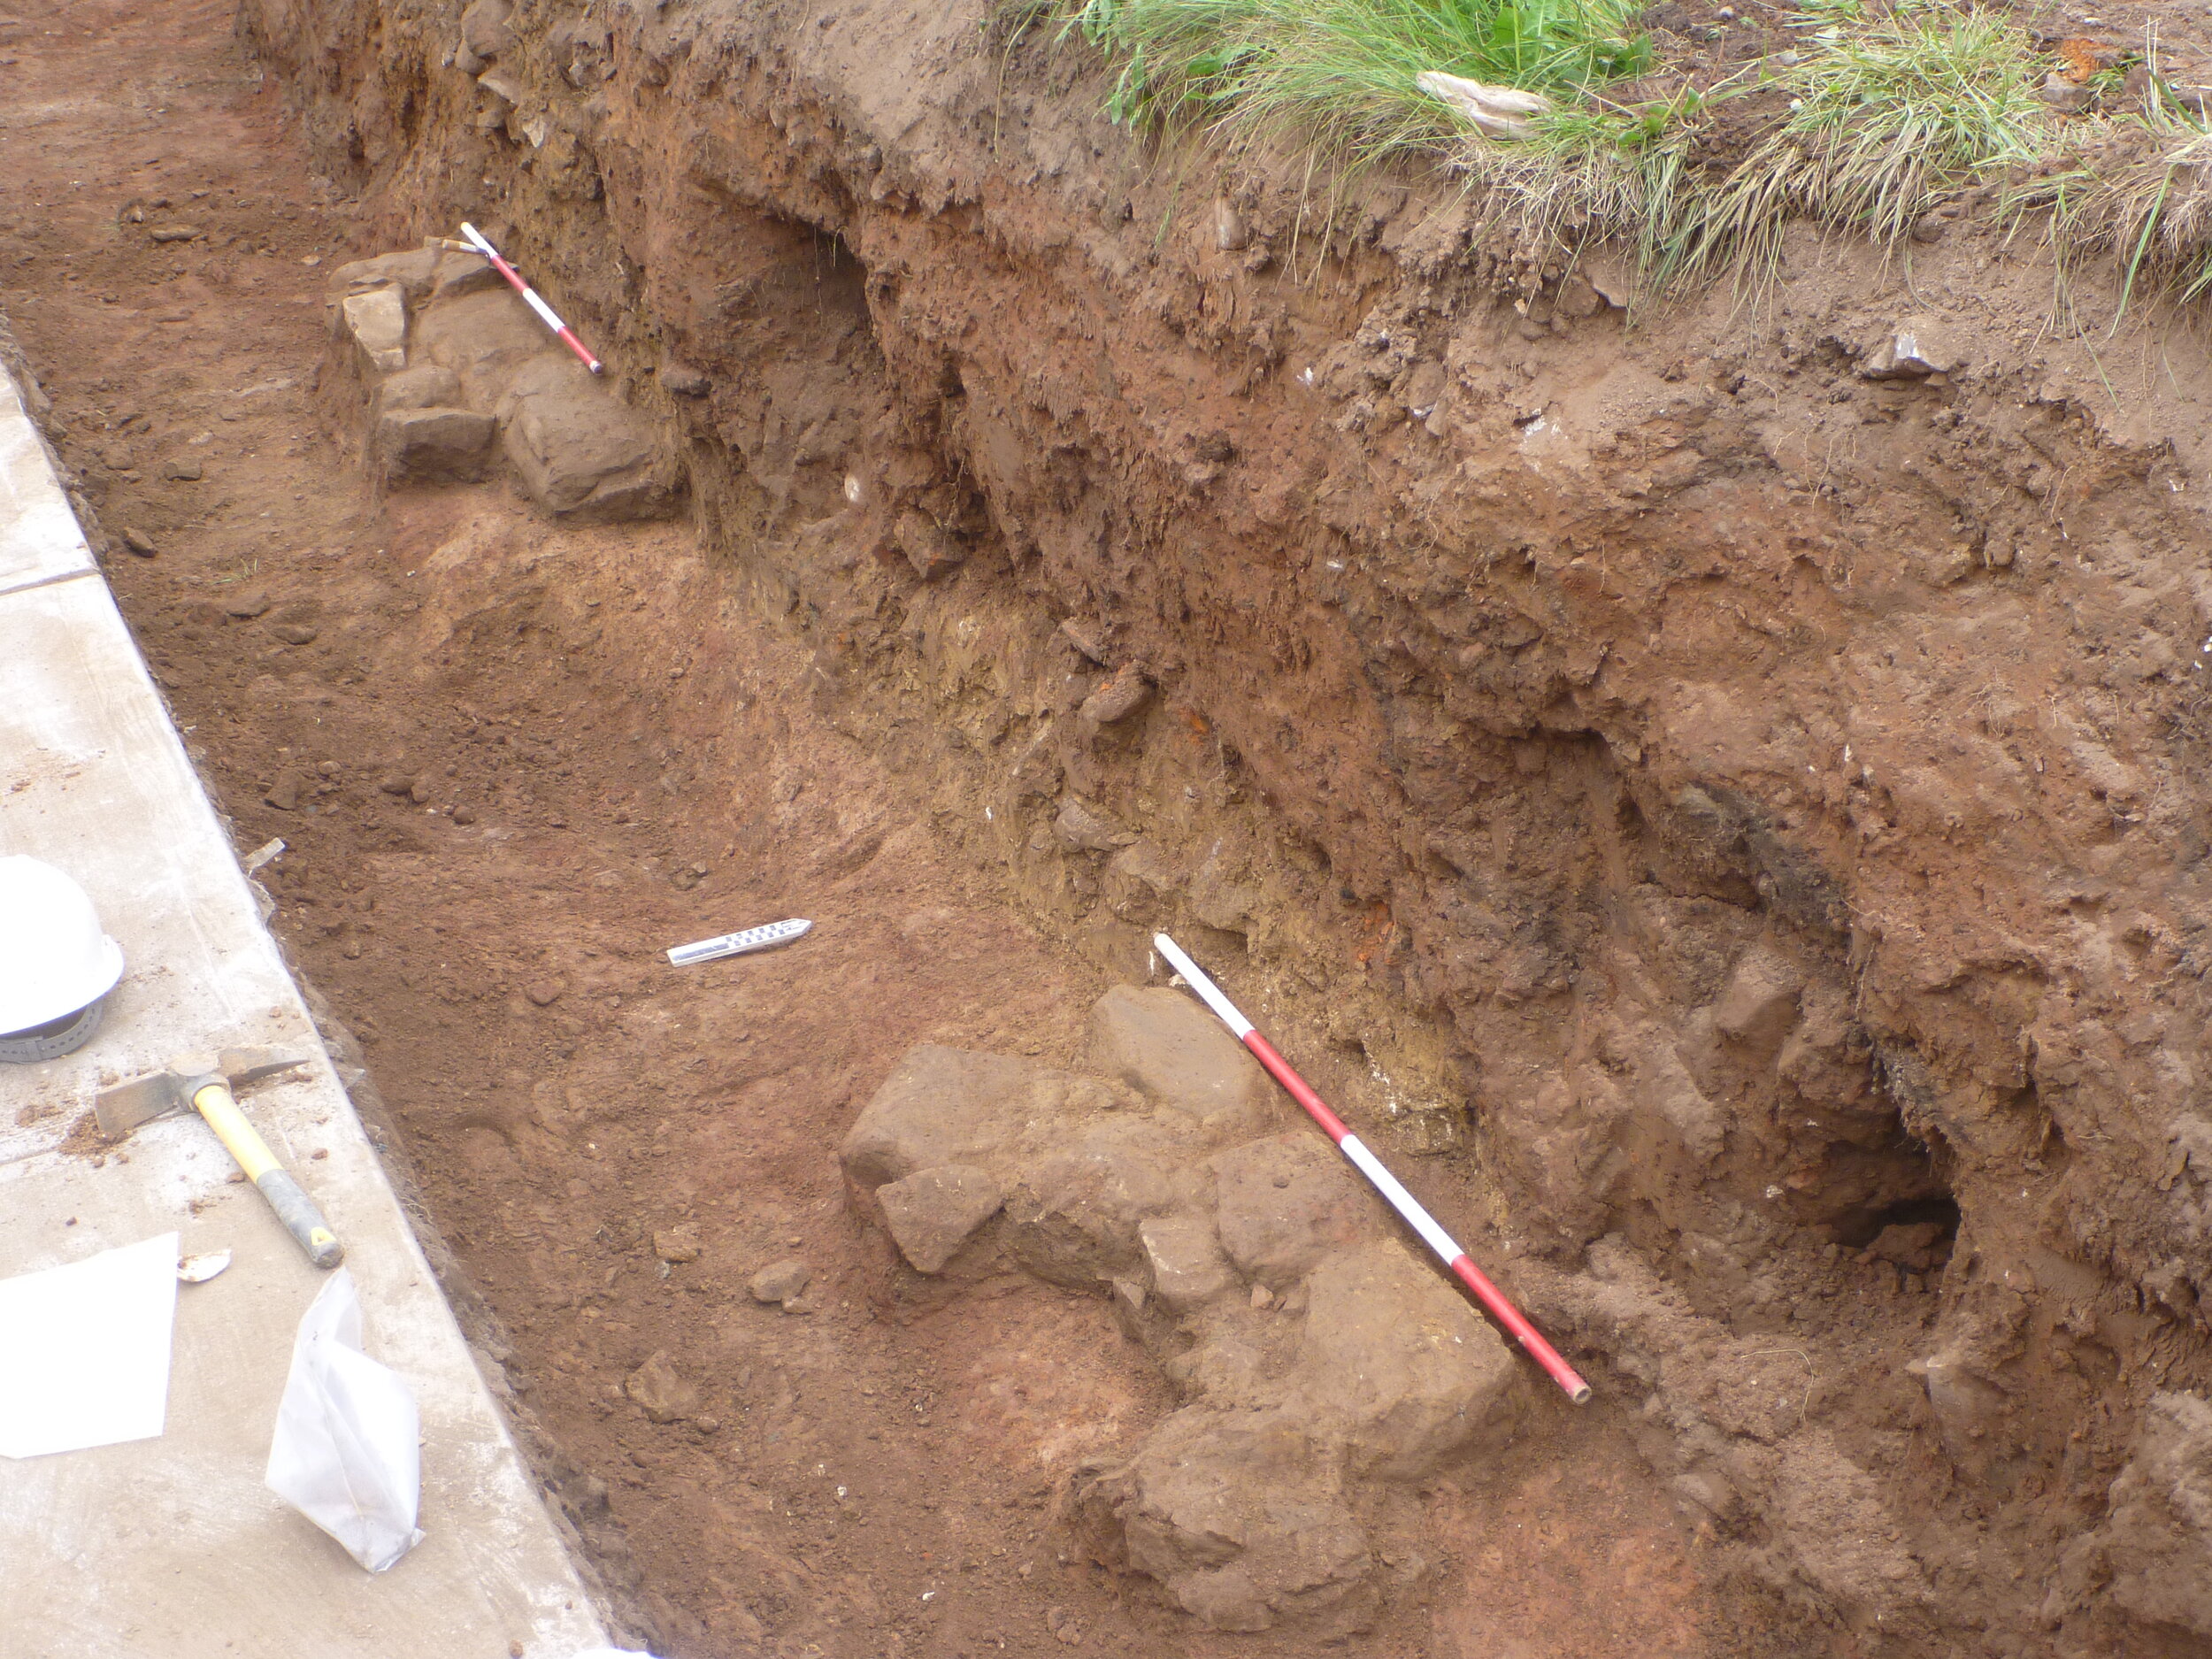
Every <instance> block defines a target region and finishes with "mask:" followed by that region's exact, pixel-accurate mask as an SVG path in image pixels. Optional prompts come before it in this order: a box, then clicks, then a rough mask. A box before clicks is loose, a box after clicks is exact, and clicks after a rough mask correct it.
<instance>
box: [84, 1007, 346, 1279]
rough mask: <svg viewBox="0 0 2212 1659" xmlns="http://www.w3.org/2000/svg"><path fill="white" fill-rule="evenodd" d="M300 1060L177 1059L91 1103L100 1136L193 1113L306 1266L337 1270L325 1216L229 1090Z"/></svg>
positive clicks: (263, 1051)
mask: <svg viewBox="0 0 2212 1659" xmlns="http://www.w3.org/2000/svg"><path fill="white" fill-rule="evenodd" d="M305 1064H307V1060H306V1058H305V1056H302V1055H280V1054H276V1053H273V1051H271V1050H270V1049H267V1048H225V1049H224V1050H223V1051H222V1052H221V1053H219V1054H205V1053H200V1054H180V1055H179V1056H177V1057H176V1058H175V1059H173V1060H172V1061H170V1062H169V1065H168V1068H167V1069H166V1070H165V1071H150V1072H148V1073H147V1074H146V1075H145V1076H144V1077H137V1078H133V1079H131V1080H130V1081H129V1082H127V1083H118V1084H117V1085H116V1086H115V1087H112V1088H104V1089H102V1090H101V1091H100V1093H99V1094H98V1095H97V1096H96V1097H95V1099H94V1101H93V1103H92V1110H93V1116H94V1117H95V1118H97V1119H98V1120H99V1125H100V1133H102V1134H104V1135H105V1136H106V1137H107V1138H108V1139H109V1140H111V1141H120V1140H121V1139H122V1138H123V1137H124V1136H125V1135H127V1134H128V1133H130V1132H131V1131H132V1130H134V1129H135V1128H137V1127H138V1125H141V1124H142V1123H144V1122H146V1121H147V1120H148V1119H149V1118H158V1117H160V1116H162V1114H163V1113H165V1112H173V1111H181V1110H183V1109H184V1108H185V1107H187V1106H189V1107H191V1108H192V1109H193V1110H195V1111H196V1112H198V1113H199V1114H200V1116H201V1117H203V1118H206V1119H207V1126H208V1127H209V1128H211V1129H212V1130H213V1131H214V1132H215V1135H216V1138H217V1139H218V1140H219V1141H221V1142H222V1143H223V1145H224V1146H225V1147H226V1148H228V1150H229V1152H230V1155H231V1156H232V1157H234V1158H235V1159H237V1160H238V1167H239V1168H240V1169H242V1170H243V1171H245V1172H246V1179H248V1180H250V1181H251V1182H252V1183H253V1184H254V1185H255V1186H256V1187H259V1188H260V1189H261V1195H262V1196H263V1197H264V1198H265V1199H267V1200H268V1201H269V1205H270V1208H272V1209H273V1210H275V1211H276V1212H277V1219H278V1220H280V1221H281V1222H283V1223H284V1226H285V1230H286V1231H287V1232H288V1233H290V1234H291V1235H292V1236H293V1237H294V1238H295V1239H296V1240H299V1246H300V1248H301V1249H303V1250H304V1251H306V1252H307V1259H308V1260H309V1261H311V1262H312V1263H314V1264H315V1265H316V1266H318V1267H335V1266H337V1265H338V1263H340V1262H342V1261H343V1260H345V1256H346V1250H345V1247H344V1246H343V1245H342V1244H340V1243H339V1242H338V1235H337V1234H335V1233H333V1232H331V1230H330V1224H329V1223H328V1222H326V1221H325V1220H324V1219H323V1212H322V1211H321V1210H319V1209H317V1208H316V1207H315V1201H314V1200H313V1199H311V1198H310V1197H309V1196H308V1195H307V1190H306V1188H304V1187H302V1186H301V1185H300V1184H299V1183H298V1182H297V1181H296V1180H294V1179H292V1176H291V1173H290V1171H288V1170H286V1169H285V1167H284V1166H283V1165H282V1164H280V1163H278V1162H277V1156H276V1154H275V1153H273V1152H272V1151H270V1150H269V1143H268V1142H267V1141H264V1140H263V1139H262V1138H261V1135H260V1132H259V1131H257V1129H255V1127H254V1126H253V1125H251V1124H250V1123H248V1122H247V1121H246V1114H245V1113H243V1112H242V1111H240V1110H238V1102H236V1101H235V1100H234V1099H233V1098H232V1097H231V1090H232V1089H234V1088H242V1087H245V1086H246V1085H247V1084H249V1083H252V1082H257V1081H258V1080H259V1079H262V1078H265V1077H273V1076H274V1075H275V1074H276V1073H277V1072H279V1071H290V1070H291V1069H292V1068H293V1067H294V1066H296V1065H305Z"/></svg>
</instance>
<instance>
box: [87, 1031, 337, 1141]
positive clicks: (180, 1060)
mask: <svg viewBox="0 0 2212 1659" xmlns="http://www.w3.org/2000/svg"><path fill="white" fill-rule="evenodd" d="M305 1064H307V1056H305V1055H298V1054H279V1053H277V1052H276V1050H274V1049H273V1048H225V1049H222V1050H221V1051H219V1053H215V1054H206V1053H200V1054H180V1055H179V1056H176V1057H175V1058H174V1059H173V1060H171V1061H170V1062H169V1064H168V1065H167V1066H166V1067H165V1069H163V1070H161V1071H149V1072H148V1073H147V1074H146V1075H145V1076H144V1077H134V1078H133V1079H130V1081H129V1082H127V1083H118V1084H116V1085H115V1086H114V1087H112V1088H104V1089H102V1090H101V1091H100V1092H99V1094H96V1095H95V1096H94V1097H93V1101H92V1115H93V1117H94V1118H96V1119H97V1120H98V1122H99V1125H100V1133H102V1134H104V1135H105V1136H106V1137H107V1138H108V1139H109V1140H111V1141H120V1140H121V1139H122V1138H123V1137H124V1136H125V1135H127V1134H128V1133H130V1132H131V1131H132V1130H134V1129H135V1128H137V1127H138V1125H141V1124H142V1123H144V1122H146V1121H147V1120H148V1119H149V1118H158V1117H160V1116H161V1115H162V1114H163V1113H164V1112H173V1111H181V1110H184V1109H186V1108H188V1107H189V1106H190V1105H191V1103H192V1097H193V1095H195V1094H198V1093H199V1092H200V1090H202V1089H204V1088H205V1087H207V1086H208V1085H209V1084H210V1083H221V1084H224V1085H225V1086H227V1087H230V1088H233V1089H238V1088H243V1087H245V1086H246V1085H247V1084H249V1083H253V1082H257V1081H259V1080H260V1079H263V1078H265V1077H273V1076H275V1075H276V1073H278V1072H279V1071H290V1070H291V1069H292V1068H293V1067H294V1066H296V1065H305Z"/></svg>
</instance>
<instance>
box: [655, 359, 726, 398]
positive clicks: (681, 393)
mask: <svg viewBox="0 0 2212 1659" xmlns="http://www.w3.org/2000/svg"><path fill="white" fill-rule="evenodd" d="M660 380H661V384H662V385H663V386H664V387H666V388H668V389H669V391H670V392H671V393H672V394H673V395H674V396H678V397H704V396H706V395H707V394H708V393H709V392H710V391H712V390H713V389H714V382H713V381H712V380H709V379H708V378H707V377H706V376H705V375H704V374H703V373H701V372H700V371H699V370H697V369H695V368H693V367H692V366H691V365H688V364H685V363H664V364H662V365H661V374H660Z"/></svg>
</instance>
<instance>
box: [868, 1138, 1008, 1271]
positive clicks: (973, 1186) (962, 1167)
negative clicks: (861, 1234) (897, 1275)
mask: <svg viewBox="0 0 2212 1659" xmlns="http://www.w3.org/2000/svg"><path fill="white" fill-rule="evenodd" d="M876 1202H877V1203H878V1204H879V1206H881V1208H882V1210H883V1225H885V1227H886V1228H887V1229H888V1230H889V1232H890V1234H891V1241H892V1242H893V1243H894V1244H895V1245H897V1246H898V1247H899V1254H900V1255H901V1256H904V1257H905V1258H906V1263H907V1265H908V1266H909V1267H911V1268H912V1269H913V1270H914V1271H916V1272H918V1273H941V1272H943V1271H945V1268H946V1266H947V1264H948V1263H950V1262H951V1260H952V1258H953V1257H954V1256H957V1255H958V1254H959V1253H960V1250H961V1247H963V1246H964V1245H965V1244H966V1243H967V1241H968V1240H970V1239H972V1238H973V1237H974V1236H975V1234H976V1231H977V1229H978V1228H979V1227H981V1226H982V1225H983V1224H984V1223H985V1222H987V1221H988V1220H989V1219H990V1218H991V1217H993V1216H995V1215H996V1214H998V1211H999V1206H1000V1204H1002V1202H1005V1194H1004V1193H1003V1192H1002V1190H1001V1188H1000V1187H999V1184H998V1182H997V1181H996V1180H995V1179H992V1176H991V1172H990V1171H988V1170H981V1169H978V1168H976V1167H975V1165H973V1164H940V1165H939V1166H938V1167H936V1168H934V1169H927V1170H917V1171H914V1173H913V1174H911V1175H910V1176H908V1177H907V1178H906V1179H904V1180H902V1181H893V1182H891V1183H890V1184H889V1185H888V1186H886V1187H878V1188H876Z"/></svg>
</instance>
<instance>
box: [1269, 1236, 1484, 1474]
mask: <svg viewBox="0 0 2212 1659" xmlns="http://www.w3.org/2000/svg"><path fill="white" fill-rule="evenodd" d="M1306 1289H1307V1295H1308V1298H1309V1302H1308V1310H1307V1313H1306V1326H1305V1333H1304V1338H1303V1343H1304V1363H1303V1365H1302V1381H1301V1385H1300V1386H1301V1391H1302V1393H1303V1394H1304V1395H1305V1397H1306V1398H1307V1399H1308V1400H1309V1401H1310V1402H1311V1404H1312V1408H1313V1411H1314V1415H1315V1417H1316V1420H1317V1421H1321V1422H1328V1423H1333V1424H1336V1425H1340V1427H1341V1428H1342V1430H1343V1432H1344V1433H1345V1436H1346V1439H1347V1441H1348V1444H1349V1446H1350V1448H1351V1451H1352V1457H1353V1461H1354V1463H1355V1464H1356V1466H1359V1467H1362V1468H1366V1469H1372V1470H1375V1471H1379V1472H1380V1473H1383V1474H1386V1475H1392V1476H1397V1477H1401V1478H1406V1479H1410V1478H1415V1477H1417V1476H1420V1475H1423V1474H1425V1473H1427V1472H1428V1471H1430V1470H1432V1469H1433V1468H1435V1467H1436V1466H1437V1464H1438V1463H1441V1462H1442V1461H1443V1460H1444V1459H1445V1458H1447V1457H1448V1456H1450V1455H1452V1454H1453V1453H1455V1452H1457V1451H1460V1450H1462V1449H1463V1448H1467V1447H1469V1446H1472V1445H1483V1446H1486V1447H1490V1448H1496V1447H1499V1446H1502V1444H1503V1443H1504V1442H1505V1440H1507V1439H1509V1437H1510V1436H1511V1434H1512V1432H1513V1429H1514V1426H1515V1425H1516V1423H1517V1420H1518V1417H1519V1413H1520V1408H1521V1404H1522V1401H1523V1398H1524V1394H1523V1391H1522V1388H1521V1386H1520V1383H1521V1374H1520V1370H1519V1368H1518V1367H1517V1365H1516V1364H1515V1363H1514V1360H1513V1356H1512V1355H1511V1354H1510V1353H1509V1352H1508V1351H1507V1348H1506V1346H1505V1343H1504V1342H1503V1341H1502V1340H1500V1338H1499V1337H1498V1334H1497V1333H1496V1332H1494V1331H1493V1330H1492V1329H1491V1328H1490V1325H1489V1324H1488V1322H1487V1321H1486V1320H1485V1319H1484V1318H1483V1317H1482V1316H1481V1315H1480V1314H1479V1313H1478V1312H1477V1311H1476V1310H1475V1309H1474V1307H1473V1306H1472V1305H1471V1303H1470V1302H1468V1301H1467V1299H1466V1297H1464V1296H1463V1295H1461V1294H1459V1293H1458V1292H1457V1291H1456V1290H1455V1289H1454V1288H1453V1287H1452V1286H1450V1285H1448V1284H1447V1283H1446V1282H1445V1281H1444V1280H1443V1279H1440V1278H1439V1277H1438V1276H1437V1275H1436V1274H1435V1273H1433V1272H1432V1271H1429V1270H1428V1269H1427V1268H1426V1267H1425V1265H1423V1264H1422V1263H1419V1262H1417V1261H1415V1260H1414V1259H1413V1257H1412V1256H1410V1255H1409V1254H1408V1253H1407V1251H1406V1250H1405V1248H1403V1247H1402V1246H1401V1245H1399V1244H1397V1243H1395V1242H1394V1241H1387V1240H1386V1241H1380V1242H1377V1243H1374V1244H1371V1245H1367V1246H1365V1247H1364V1248H1360V1249H1356V1250H1349V1251H1346V1252H1344V1253H1342V1254H1340V1255H1337V1256H1331V1257H1329V1258H1328V1259H1327V1260H1326V1261H1325V1262H1323V1263H1321V1264H1320V1265H1319V1266H1318V1267H1317V1268H1316V1269H1315V1270H1314V1271H1313V1273H1312V1275H1311V1277H1310V1278H1309V1279H1307V1281H1306Z"/></svg>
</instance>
